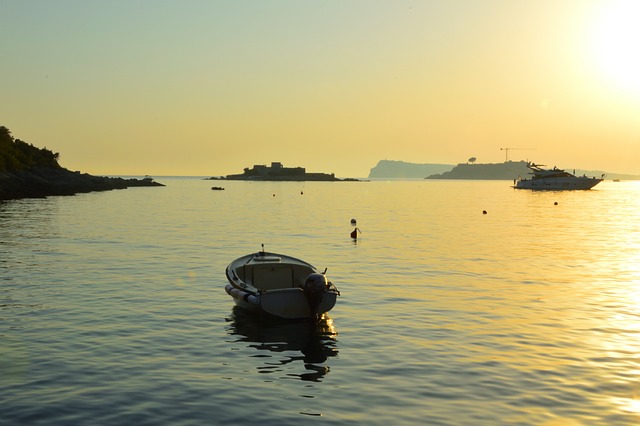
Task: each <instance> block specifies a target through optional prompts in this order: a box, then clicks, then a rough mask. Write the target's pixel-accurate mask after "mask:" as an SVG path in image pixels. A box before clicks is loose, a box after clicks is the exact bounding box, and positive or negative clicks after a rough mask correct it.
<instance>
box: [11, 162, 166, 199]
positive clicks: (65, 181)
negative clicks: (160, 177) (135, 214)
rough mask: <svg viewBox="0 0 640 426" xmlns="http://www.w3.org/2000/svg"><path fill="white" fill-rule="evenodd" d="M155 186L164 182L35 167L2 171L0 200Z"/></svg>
mask: <svg viewBox="0 0 640 426" xmlns="http://www.w3.org/2000/svg"><path fill="white" fill-rule="evenodd" d="M152 186H154V187H155V186H165V185H163V184H161V183H158V182H155V181H154V180H153V179H152V178H143V179H134V178H131V179H124V178H119V177H106V176H93V175H90V174H87V173H81V172H72V171H70V170H67V169H65V168H56V167H34V168H30V169H23V170H12V171H3V172H0V201H6V200H17V199H23V198H46V197H49V196H57V195H76V194H80V193H86V192H97V191H111V190H114V189H126V188H131V187H152Z"/></svg>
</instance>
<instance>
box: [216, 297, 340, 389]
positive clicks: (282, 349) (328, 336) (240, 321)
mask: <svg viewBox="0 0 640 426" xmlns="http://www.w3.org/2000/svg"><path fill="white" fill-rule="evenodd" d="M228 321H229V328H228V333H229V334H230V335H233V336H237V337H238V339H237V340H235V341H236V342H246V343H247V346H246V347H248V348H254V349H256V350H257V351H258V353H257V354H256V355H254V356H255V357H263V358H267V359H265V361H264V364H263V365H259V366H258V367H257V369H258V372H259V373H261V374H279V375H281V378H298V379H300V380H306V381H313V382H320V381H322V378H323V377H324V376H325V375H326V374H328V373H329V366H328V365H326V362H327V360H328V359H329V358H330V357H334V356H337V355H338V348H337V339H336V336H337V334H338V333H337V332H336V330H335V327H334V326H333V320H332V319H331V318H329V316H328V315H327V314H324V315H323V316H322V317H321V318H320V320H319V321H318V323H317V324H315V323H314V322H313V321H310V320H299V321H291V320H283V319H279V318H275V317H267V316H264V317H262V318H260V316H257V315H255V314H252V313H249V312H247V311H245V310H243V309H240V308H238V307H237V306H236V307H234V308H233V311H232V314H231V315H230V317H229V318H228ZM299 364H302V365H299ZM302 366H304V370H302V369H301V368H298V367H302Z"/></svg>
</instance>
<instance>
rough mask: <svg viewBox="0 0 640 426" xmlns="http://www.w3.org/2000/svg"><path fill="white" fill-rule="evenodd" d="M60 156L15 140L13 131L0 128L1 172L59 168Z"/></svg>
mask: <svg viewBox="0 0 640 426" xmlns="http://www.w3.org/2000/svg"><path fill="white" fill-rule="evenodd" d="M59 157H60V154H58V153H57V152H56V153H53V152H52V151H50V150H48V149H47V148H37V147H35V146H33V145H32V144H29V143H26V142H23V141H21V140H20V139H14V138H13V136H12V135H11V131H10V130H9V129H8V128H6V127H5V126H0V171H14V170H24V169H30V168H32V167H53V168H59V167H60V165H59V164H58V158H59Z"/></svg>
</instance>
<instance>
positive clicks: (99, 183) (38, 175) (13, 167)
mask: <svg viewBox="0 0 640 426" xmlns="http://www.w3.org/2000/svg"><path fill="white" fill-rule="evenodd" d="M59 156H60V155H59V154H58V153H53V152H52V151H50V150H48V149H46V148H37V147H35V146H33V145H32V144H29V143H27V142H24V141H21V140H20V139H15V138H14V137H13V136H12V135H11V132H10V131H9V129H8V128H6V127H5V126H0V201H3V200H16V199H21V198H45V197H48V196H54V195H75V194H79V193H84V192H94V191H109V190H113V189H126V188H130V187H142V186H144V187H146V186H164V185H163V184H161V183H158V182H155V181H154V180H153V178H151V177H145V178H142V179H124V178H119V177H106V176H92V175H90V174H87V173H80V172H77V171H70V170H67V169H65V168H64V167H62V166H60V165H59V164H58V159H59Z"/></svg>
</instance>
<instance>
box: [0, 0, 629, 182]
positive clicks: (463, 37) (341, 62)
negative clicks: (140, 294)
mask: <svg viewBox="0 0 640 426" xmlns="http://www.w3.org/2000/svg"><path fill="white" fill-rule="evenodd" d="M0 22H1V24H0V58H2V60H1V62H0V93H1V98H0V99H1V101H0V125H3V126H5V127H7V128H9V130H10V131H11V132H12V134H13V136H14V137H15V138H18V139H21V140H23V141H26V142H29V143H32V144H33V145H35V146H38V147H46V148H48V149H51V150H52V151H54V152H59V153H60V164H61V165H62V166H63V167H66V168H68V169H70V170H80V171H82V172H86V173H91V174H105V175H145V174H148V175H152V176H166V175H181V176H184V175H191V176H219V175H226V174H233V173H241V172H242V170H243V169H244V168H245V167H251V166H253V165H254V164H270V163H271V162H274V161H279V162H282V163H283V164H284V165H285V166H287V167H305V168H306V169H307V171H309V172H326V173H335V174H336V175H337V176H338V177H366V176H367V175H368V174H369V170H370V169H371V168H372V167H374V166H375V165H376V164H377V163H378V161H379V160H385V159H387V160H399V161H406V162H412V163H444V164H458V163H464V162H466V161H467V160H468V159H469V158H471V157H475V158H476V159H477V160H476V161H477V162H478V163H498V162H502V161H505V160H506V159H508V160H513V161H517V160H530V161H534V162H536V163H542V164H547V165H557V166H558V167H565V168H579V169H589V170H604V171H608V172H612V173H630V174H640V55H639V54H638V47H637V46H638V45H640V26H638V25H636V23H637V22H640V1H635V0H606V1H604V0H603V1H600V0H530V1H527V0H466V1H463V0H446V1H444V0H437V1H436V0H413V1H405V0H393V1H392V0H386V1H381V0H322V1H307V0H260V1H257V0H227V1H218V0H153V1H151V0H136V1H130V0H127V1H123V0H110V1H101V2H98V1H86V0H56V1H51V0H0ZM505 148H509V149H508V150H505Z"/></svg>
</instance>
